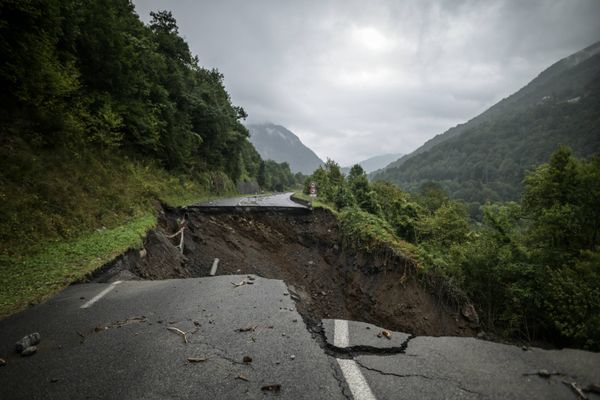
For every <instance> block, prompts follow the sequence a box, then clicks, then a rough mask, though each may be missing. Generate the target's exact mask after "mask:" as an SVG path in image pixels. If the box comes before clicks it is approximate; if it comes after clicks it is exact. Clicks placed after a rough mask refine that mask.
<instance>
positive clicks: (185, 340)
mask: <svg viewBox="0 0 600 400" xmlns="http://www.w3.org/2000/svg"><path fill="white" fill-rule="evenodd" d="M167 329H168V330H170V331H171V332H175V333H177V334H179V335H181V336H182V337H183V341H184V342H185V343H188V339H187V333H185V332H184V331H182V330H181V329H179V328H175V327H174V326H168V327H167Z"/></svg>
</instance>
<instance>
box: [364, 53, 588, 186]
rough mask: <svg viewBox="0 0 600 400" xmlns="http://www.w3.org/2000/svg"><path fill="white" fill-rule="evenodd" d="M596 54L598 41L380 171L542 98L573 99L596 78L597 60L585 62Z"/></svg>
mask: <svg viewBox="0 0 600 400" xmlns="http://www.w3.org/2000/svg"><path fill="white" fill-rule="evenodd" d="M599 53H600V42H597V43H594V44H593V45H591V46H589V47H586V48H585V49H583V50H581V51H578V52H577V53H575V54H572V55H570V56H568V57H565V58H563V59H562V60H560V61H558V62H556V63H554V64H553V65H552V66H550V67H549V68H547V69H546V70H544V71H543V72H542V73H540V74H539V75H538V76H537V77H536V78H535V79H534V80H532V81H531V82H529V84H527V85H526V86H524V87H523V88H521V89H520V90H519V91H518V92H516V93H514V94H512V95H511V96H509V97H507V98H505V99H502V100H500V101H499V102H498V103H496V104H495V105H493V106H492V107H490V108H489V109H487V110H486V111H484V112H483V113H481V114H479V115H478V116H476V117H475V118H473V119H471V120H469V121H468V122H466V123H464V124H459V125H457V126H455V127H453V128H450V129H448V130H447V131H446V132H444V133H442V134H439V135H436V136H435V137H434V138H432V139H430V140H428V141H427V142H425V144H423V145H422V146H421V147H419V148H418V149H417V150H415V151H414V152H412V153H410V154H406V155H405V156H403V157H401V158H399V159H397V160H396V161H394V162H393V163H390V164H389V165H387V166H386V167H385V168H384V169H387V168H395V167H399V166H400V165H402V164H403V163H404V162H405V161H407V160H409V159H410V158H412V157H414V156H416V155H419V154H421V153H424V152H426V151H428V150H429V149H431V148H433V147H434V146H436V145H438V144H440V143H442V142H444V141H446V140H448V139H451V138H453V137H456V136H459V135H461V134H462V133H464V132H466V131H467V130H469V129H472V128H475V127H476V126H479V125H481V124H482V123H484V122H487V121H491V120H493V119H495V118H498V117H501V116H506V115H508V114H511V113H514V112H519V111H521V110H523V109H524V108H527V107H530V106H532V105H535V104H539V103H540V102H541V101H543V100H542V99H546V100H549V99H553V100H558V101H560V100H566V99H569V98H574V97H576V93H581V92H582V91H583V89H584V87H585V86H586V85H587V84H589V83H590V82H591V81H592V80H593V79H594V78H595V77H597V75H598V71H599V70H600V65H599V64H598V62H597V61H593V62H587V61H588V60H590V59H594V60H597V55H598V54H599ZM379 172H381V171H375V172H374V173H373V177H374V176H375V175H376V174H378V173H379Z"/></svg>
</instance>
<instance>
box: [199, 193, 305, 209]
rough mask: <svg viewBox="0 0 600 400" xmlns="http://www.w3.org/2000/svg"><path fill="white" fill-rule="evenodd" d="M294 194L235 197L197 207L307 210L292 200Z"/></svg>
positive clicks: (201, 204)
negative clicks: (290, 208)
mask: <svg viewBox="0 0 600 400" xmlns="http://www.w3.org/2000/svg"><path fill="white" fill-rule="evenodd" d="M292 194H294V193H293V192H288V193H280V194H271V195H256V196H244V197H234V198H230V199H221V200H214V201H209V202H206V203H200V204H196V206H209V207H238V206H244V207H286V208H289V207H292V208H306V207H305V206H303V205H301V204H299V203H296V202H295V201H292V200H291V199H290V197H291V195H292Z"/></svg>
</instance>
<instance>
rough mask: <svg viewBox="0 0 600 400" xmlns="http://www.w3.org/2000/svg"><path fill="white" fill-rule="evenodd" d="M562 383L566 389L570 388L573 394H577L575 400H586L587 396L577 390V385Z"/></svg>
mask: <svg viewBox="0 0 600 400" xmlns="http://www.w3.org/2000/svg"><path fill="white" fill-rule="evenodd" d="M563 383H564V384H565V385H567V386H568V387H570V388H571V389H573V391H574V392H575V394H577V398H579V399H582V400H587V396H586V395H585V394H584V393H583V391H582V390H581V389H580V388H579V386H577V383H575V382H567V381H563Z"/></svg>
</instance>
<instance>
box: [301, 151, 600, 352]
mask: <svg viewBox="0 0 600 400" xmlns="http://www.w3.org/2000/svg"><path fill="white" fill-rule="evenodd" d="M310 182H315V183H316V185H317V190H318V199H319V201H321V202H325V203H327V204H329V205H330V206H331V207H334V208H335V209H337V210H339V217H340V225H341V230H342V234H343V236H344V238H345V241H346V242H347V243H348V244H349V245H351V246H353V247H356V246H360V247H362V248H364V249H367V250H369V249H371V250H372V249H376V248H377V246H378V243H380V242H384V243H386V244H388V245H389V246H391V247H392V248H394V249H398V250H399V251H401V252H403V253H404V254H406V255H408V256H410V257H412V258H413V259H414V260H415V261H416V262H417V263H418V266H419V269H420V270H422V271H426V272H427V273H432V274H434V275H437V276H442V277H443V278H444V279H445V281H446V282H447V283H448V284H449V285H451V286H452V287H453V288H454V289H456V290H457V291H458V292H457V293H459V294H464V295H466V296H468V297H469V298H470V299H471V300H472V302H473V303H474V304H475V305H476V308H477V311H478V313H479V317H480V319H481V322H482V324H483V326H484V328H485V330H486V331H488V332H490V333H493V334H496V335H499V336H502V337H505V338H512V339H518V340H526V341H545V342H551V343H554V344H555V345H558V346H576V347H582V348H586V349H592V350H598V349H600V288H599V287H598V282H600V270H599V266H600V249H599V245H600V213H599V212H598V204H600V156H595V157H593V158H591V159H589V160H583V159H577V158H575V157H573V156H572V154H571V150H570V149H569V148H567V147H559V148H558V149H557V150H556V151H555V152H554V154H553V155H552V157H551V158H550V160H549V162H548V163H546V164H542V165H540V166H539V167H537V168H536V169H535V170H533V171H532V172H530V173H529V174H528V175H527V176H526V178H525V180H524V184H523V186H524V191H523V195H522V197H521V200H520V201H519V202H510V203H496V204H492V203H487V204H485V205H484V206H483V207H482V212H483V222H475V221H472V220H470V218H469V213H468V208H467V206H466V205H465V204H464V203H462V202H460V201H455V200H451V199H450V198H449V196H448V195H447V193H446V192H445V191H444V190H443V189H442V188H441V187H440V186H439V185H437V184H431V183H428V184H424V185H422V186H421V188H420V190H419V191H418V192H417V193H416V194H409V193H407V192H404V191H402V190H401V189H399V188H398V187H396V186H395V185H393V184H390V183H388V182H381V181H378V182H374V183H370V182H369V181H368V179H367V176H366V174H365V173H364V171H363V170H362V168H361V167H360V166H359V165H355V166H354V167H352V169H351V170H350V172H349V174H348V175H347V176H344V175H343V174H342V173H341V172H340V168H339V165H337V164H336V163H335V162H333V161H331V160H328V161H327V163H326V165H325V167H323V168H320V169H318V170H317V171H315V173H314V174H313V175H312V176H310V177H308V178H307V179H306V183H305V190H304V191H305V193H308V187H309V186H308V185H309V184H310Z"/></svg>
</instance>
